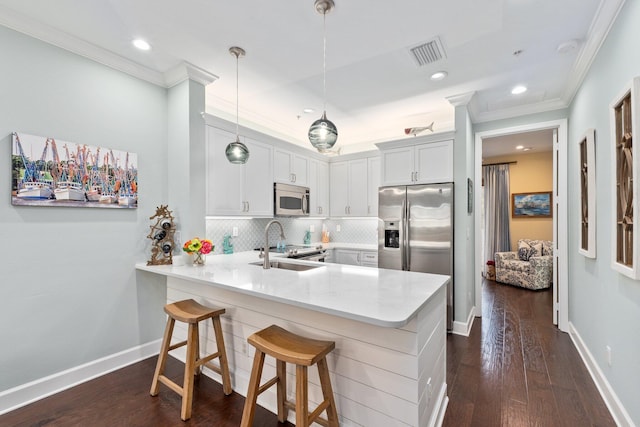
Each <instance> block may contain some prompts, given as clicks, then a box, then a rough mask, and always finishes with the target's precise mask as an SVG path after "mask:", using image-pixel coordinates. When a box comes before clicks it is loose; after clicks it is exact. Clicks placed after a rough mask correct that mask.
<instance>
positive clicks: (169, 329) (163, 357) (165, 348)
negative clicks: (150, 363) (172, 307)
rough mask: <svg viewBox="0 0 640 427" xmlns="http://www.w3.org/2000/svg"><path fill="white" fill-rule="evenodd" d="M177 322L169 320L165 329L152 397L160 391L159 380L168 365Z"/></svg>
mask: <svg viewBox="0 0 640 427" xmlns="http://www.w3.org/2000/svg"><path fill="white" fill-rule="evenodd" d="M175 322H176V321H175V320H174V319H173V318H172V317H169V318H168V319H167V326H166V327H165V328H164V337H163V339H162V347H161V348H160V354H159V355H158V363H156V372H155V373H154V374H153V381H151V391H150V392H149V393H150V394H151V396H157V395H158V391H160V382H159V381H158V378H159V377H160V375H162V374H164V368H165V366H166V364H167V356H168V354H169V347H170V346H171V336H172V335H173V326H174V324H175Z"/></svg>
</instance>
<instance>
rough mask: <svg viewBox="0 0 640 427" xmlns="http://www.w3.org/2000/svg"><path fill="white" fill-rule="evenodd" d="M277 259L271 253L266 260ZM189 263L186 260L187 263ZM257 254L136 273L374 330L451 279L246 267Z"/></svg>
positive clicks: (366, 270)
mask: <svg viewBox="0 0 640 427" xmlns="http://www.w3.org/2000/svg"><path fill="white" fill-rule="evenodd" d="M277 258H280V256H279V255H278V254H274V253H271V254H270V259H271V260H274V259H277ZM186 261H187V262H189V261H190V259H187V260H186ZM259 261H261V260H260V259H259V258H258V253H257V252H255V251H247V252H240V253H236V254H232V255H213V256H208V257H207V261H206V265H205V266H202V267H194V266H192V265H190V264H186V265H180V266H177V265H172V266H169V265H160V266H147V265H146V263H138V264H136V268H137V269H138V270H143V271H149V272H152V273H157V274H162V275H165V276H171V277H176V278H180V279H186V280H192V281H195V282H199V283H205V284H210V285H211V286H216V287H220V288H223V289H227V290H232V291H236V292H240V293H244V294H248V295H252V296H256V297H259V298H265V299H268V300H272V301H277V302H280V303H284V304H291V305H294V306H298V307H303V308H306V309H310V310H315V311H319V312H322V313H327V314H331V315H334V316H338V317H343V318H347V319H352V320H358V321H361V322H365V323H370V324H373V325H377V326H385V327H393V328H398V327H402V326H404V325H406V324H407V323H408V322H409V320H411V318H412V317H413V315H414V314H415V313H416V312H417V311H418V310H419V309H420V308H421V307H422V306H423V305H424V304H425V303H426V302H427V301H428V300H429V298H431V296H433V294H434V293H435V292H436V291H437V290H438V289H439V288H440V287H442V286H443V285H445V284H446V283H447V282H448V281H449V276H443V275H438V274H427V273H415V272H407V271H398V270H387V269H378V268H371V267H359V266H352V265H341V264H331V263H326V264H325V263H316V262H309V261H297V260H291V259H286V260H285V262H287V263H292V264H313V265H319V266H320V267H318V268H315V269H311V270H307V271H302V272H297V271H290V270H283V269H277V268H271V269H268V270H265V269H263V268H262V266H257V265H250V264H249V263H250V262H259Z"/></svg>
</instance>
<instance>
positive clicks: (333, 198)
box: [329, 158, 369, 217]
mask: <svg viewBox="0 0 640 427" xmlns="http://www.w3.org/2000/svg"><path fill="white" fill-rule="evenodd" d="M329 181H330V185H329V188H330V194H329V206H330V211H331V216H343V217H345V216H367V202H368V194H369V193H368V189H367V185H368V179H367V159H366V158H364V159H356V160H348V161H342V162H335V163H331V164H330V165H329Z"/></svg>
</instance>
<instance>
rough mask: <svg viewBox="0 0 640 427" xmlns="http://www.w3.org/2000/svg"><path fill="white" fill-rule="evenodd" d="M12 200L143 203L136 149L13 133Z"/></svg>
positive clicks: (90, 205)
mask: <svg viewBox="0 0 640 427" xmlns="http://www.w3.org/2000/svg"><path fill="white" fill-rule="evenodd" d="M12 144H13V148H12V155H11V173H12V177H11V204H12V205H14V206H39V207H51V206H64V207H72V208H111V209H131V208H137V207H138V157H137V155H136V154H135V153H130V152H128V151H118V150H113V149H111V148H105V147H94V146H89V145H86V144H76V143H73V142H67V141H62V140H59V139H55V138H48V137H44V136H35V135H29V134H25V133H22V132H20V133H18V132H14V133H13V135H12Z"/></svg>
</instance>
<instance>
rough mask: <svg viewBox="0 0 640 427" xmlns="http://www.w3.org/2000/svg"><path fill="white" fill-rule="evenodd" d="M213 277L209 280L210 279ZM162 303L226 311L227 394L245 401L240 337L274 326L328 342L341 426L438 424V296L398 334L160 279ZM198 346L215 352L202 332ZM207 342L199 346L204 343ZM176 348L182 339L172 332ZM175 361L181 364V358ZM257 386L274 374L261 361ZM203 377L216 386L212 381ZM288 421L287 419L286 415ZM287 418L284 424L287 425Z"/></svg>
mask: <svg viewBox="0 0 640 427" xmlns="http://www.w3.org/2000/svg"><path fill="white" fill-rule="evenodd" d="M214 274H215V273H214ZM167 286H168V290H167V300H168V302H173V301H177V300H180V299H185V298H194V299H195V300H197V301H199V302H201V303H204V304H211V305H217V306H220V307H225V308H226V310H227V312H226V314H225V315H224V316H222V324H223V330H224V336H225V344H226V347H227V354H228V357H229V363H230V369H231V376H232V384H233V388H234V391H236V392H237V393H240V394H242V395H246V390H247V387H248V382H249V374H250V371H251V366H252V360H253V354H254V349H253V347H251V346H250V345H248V344H247V342H246V339H247V337H248V336H249V335H250V334H252V333H253V332H256V331H258V330H260V329H262V328H264V327H267V326H269V325H271V324H277V325H279V326H282V327H284V328H286V329H288V330H290V331H292V332H294V333H300V334H303V335H306V336H309V337H312V338H317V339H324V340H333V341H335V342H336V349H335V350H334V351H333V352H332V353H331V354H330V355H329V357H328V364H329V369H330V373H331V381H332V385H333V388H334V393H335V397H336V405H337V407H338V414H339V417H340V422H341V425H343V426H431V425H436V424H437V422H438V419H439V417H440V416H442V414H443V411H444V409H445V408H444V406H445V399H446V396H445V394H446V383H445V372H446V367H445V363H446V361H445V359H446V358H445V340H444V337H445V336H446V331H445V326H444V311H443V307H444V306H445V301H444V299H445V295H444V290H443V289H444V288H443V289H440V291H438V292H437V293H436V294H435V295H434V296H433V298H431V299H430V300H429V301H427V303H426V304H425V306H424V307H423V308H422V309H421V310H420V311H419V312H418V314H417V315H416V316H415V318H413V319H412V320H411V321H410V322H409V323H408V324H407V325H405V326H404V327H402V328H385V327H379V326H375V325H371V324H366V323H362V322H358V321H355V320H349V319H343V318H337V317H335V316H331V315H328V314H324V313H319V312H316V311H312V310H307V309H304V308H300V307H293V306H290V305H287V304H282V303H278V302H273V301H268V300H265V299H263V298H257V297H254V296H251V295H246V294H241V293H237V292H232V291H227V290H224V289H220V288H215V287H212V286H209V285H206V284H201V283H196V282H192V281H189V280H185V279H179V278H173V277H167ZM200 332H201V342H202V343H204V342H206V343H207V344H206V345H207V347H208V349H207V350H208V351H209V350H213V349H214V348H215V344H214V342H213V333H212V331H211V326H210V325H207V326H206V327H203V328H202V329H201V331H200ZM205 335H206V338H205ZM175 336H176V338H175V339H176V340H177V339H182V338H184V337H186V328H185V327H184V325H178V324H177V325H176V331H175ZM175 353H177V354H176V356H177V357H178V358H180V359H181V360H184V352H182V353H180V352H178V351H176V352H175ZM264 371H265V372H264V374H263V378H270V376H272V375H273V374H274V373H275V365H274V362H273V360H270V358H267V361H266V364H265V369H264ZM293 372H294V371H293V369H292V368H291V367H289V368H288V373H289V378H288V380H289V384H288V386H289V387H288V393H290V394H291V395H290V396H289V397H291V398H293V394H294V393H295V377H294V376H293ZM206 374H207V375H208V376H210V377H212V378H214V379H215V380H216V381H220V378H219V376H218V375H217V374H215V373H213V372H212V371H209V370H207V371H206ZM309 382H310V385H309V399H310V401H311V402H312V403H311V406H315V405H317V403H318V402H320V401H321V400H322V392H321V390H320V387H319V380H318V376H317V370H316V369H315V368H312V369H310V370H309ZM258 403H259V404H260V405H262V406H264V407H266V408H268V409H269V410H271V411H275V408H276V399H275V389H274V390H273V391H272V390H269V391H267V392H265V393H263V394H261V395H260V397H259V399H258ZM290 415H294V414H290ZM293 420H294V418H293V417H292V416H290V421H293Z"/></svg>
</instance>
